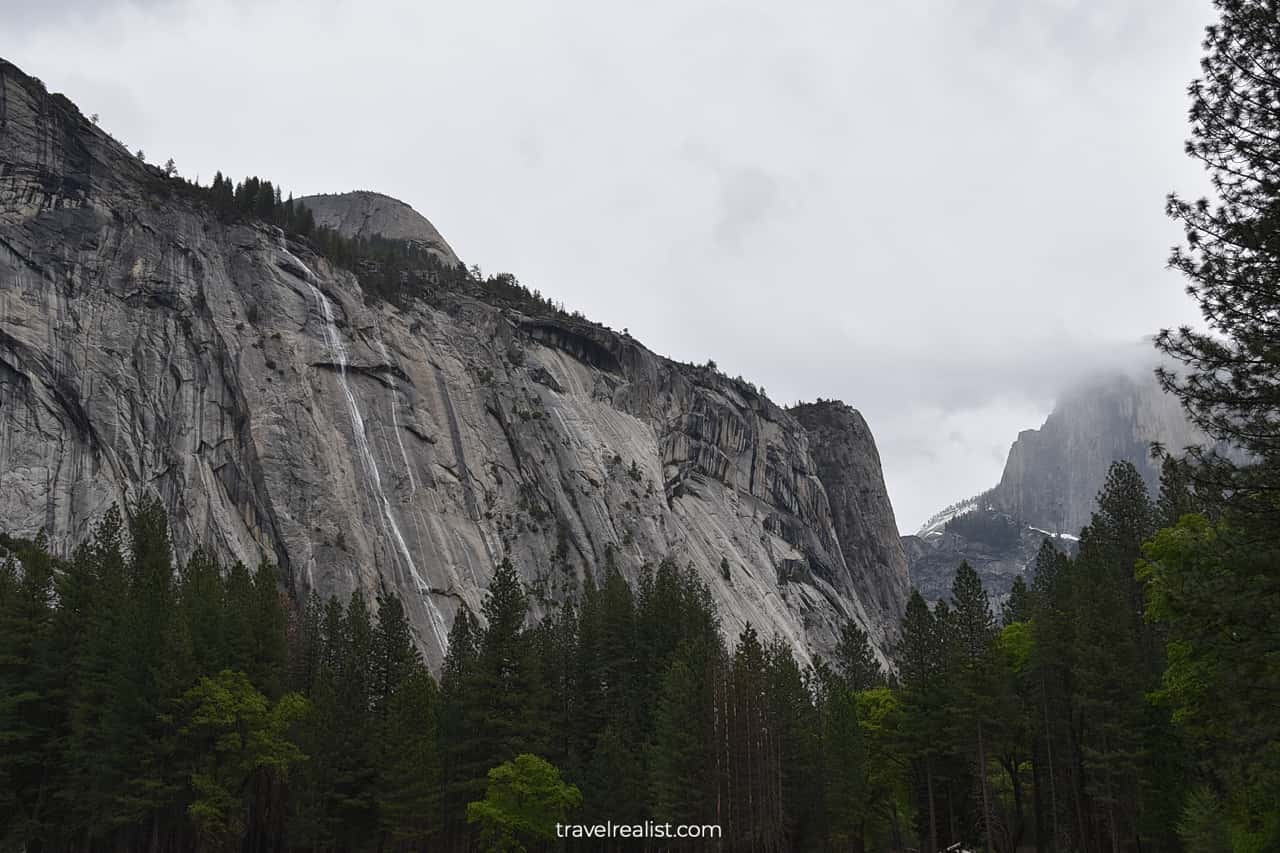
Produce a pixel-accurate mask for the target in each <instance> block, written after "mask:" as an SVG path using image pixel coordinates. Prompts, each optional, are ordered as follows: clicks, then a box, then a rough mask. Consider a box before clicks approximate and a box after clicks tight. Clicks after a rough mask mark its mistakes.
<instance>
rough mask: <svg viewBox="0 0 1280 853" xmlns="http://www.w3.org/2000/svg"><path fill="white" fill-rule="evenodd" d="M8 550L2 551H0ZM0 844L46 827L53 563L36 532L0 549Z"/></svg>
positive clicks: (52, 678)
mask: <svg viewBox="0 0 1280 853" xmlns="http://www.w3.org/2000/svg"><path fill="white" fill-rule="evenodd" d="M6 551H7V552H8V553H7V554H5V552H6ZM0 555H2V556H3V559H4V568H3V569H0V578H3V580H0V589H3V590H4V593H3V596H2V597H0V745H2V746H3V749H0V840H2V839H6V838H27V837H39V836H40V835H41V834H42V833H43V832H44V831H45V829H46V827H45V821H46V820H47V816H46V814H45V811H46V806H47V805H48V799H49V793H50V791H49V785H48V781H49V780H48V773H47V768H48V765H49V764H50V763H51V762H52V761H53V760H54V756H53V755H52V752H51V748H52V741H53V733H54V731H55V729H54V728H53V727H54V725H55V724H56V716H54V715H52V714H51V711H53V710H54V708H53V707H52V705H51V700H53V698H54V696H55V691H56V689H57V680H56V676H55V674H54V672H53V668H54V666H55V664H56V661H55V660H54V659H52V658H51V656H50V654H51V651H52V649H51V645H52V643H51V641H52V635H53V627H54V611H53V602H54V598H53V597H54V565H53V559H52V558H51V557H50V556H49V553H48V551H47V549H46V547H45V542H44V537H43V534H42V535H41V536H40V537H39V538H38V539H37V540H36V541H35V542H33V543H30V544H25V545H21V546H18V547H16V548H12V549H9V548H6V547H4V546H0Z"/></svg>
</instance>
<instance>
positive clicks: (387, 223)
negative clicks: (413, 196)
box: [294, 190, 458, 264]
mask: <svg viewBox="0 0 1280 853" xmlns="http://www.w3.org/2000/svg"><path fill="white" fill-rule="evenodd" d="M294 202H295V203H297V204H301V205H304V206H305V207H306V208H308V209H309V210H310V211H311V214H312V215H313V216H314V217H315V220H316V224H317V225H322V226H324V227H325V228H332V229H333V230H335V231H337V232H338V233H339V234H341V235H342V236H344V237H373V236H379V237H386V238H388V239H390V240H407V241H408V242H410V243H416V244H418V245H420V246H422V247H423V248H424V249H429V250H430V251H432V252H434V253H435V254H436V256H437V257H438V258H440V260H442V261H445V262H446V263H451V264H456V263H458V256H457V255H455V254H454V252H453V249H451V248H449V244H448V243H446V242H445V239H444V237H442V236H440V232H439V231H437V230H436V227H435V226H434V225H432V224H431V223H430V222H428V221H427V218H426V217H425V216H423V215H422V214H421V213H418V211H416V210H414V209H413V208H412V207H410V206H409V205H407V204H405V203H404V202H402V201H400V200H399V199H395V198H392V197H391V196H389V195H383V194H382V193H375V192H369V191H367V190H356V191H355V192H349V193H333V194H325V195H308V196H303V197H301V198H297V199H294Z"/></svg>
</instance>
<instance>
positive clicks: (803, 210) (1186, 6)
mask: <svg viewBox="0 0 1280 853" xmlns="http://www.w3.org/2000/svg"><path fill="white" fill-rule="evenodd" d="M9 6H13V8H12V9H10V8H9ZM4 11H5V13H6V14H5V19H6V26H5V27H4V29H3V31H2V32H0V55H4V56H5V57H6V58H9V59H11V60H13V61H16V62H17V63H18V64H20V65H21V66H23V67H24V68H25V69H26V70H28V71H29V72H31V73H33V74H35V75H37V76H40V77H41V78H43V79H44V80H45V81H46V83H48V84H49V85H50V86H51V87H53V88H55V89H61V90H63V91H65V92H66V93H67V94H68V95H69V96H70V97H72V98H73V99H74V100H76V101H77V102H78V103H79V104H80V106H81V107H82V108H83V109H84V110H85V111H86V112H90V113H92V112H97V113H99V114H100V115H101V117H102V123H103V125H104V126H105V127H106V128H107V129H108V130H110V131H111V132H113V133H114V134H115V135H117V136H118V137H120V138H121V139H123V140H125V141H126V142H127V143H128V144H129V145H130V146H132V147H143V148H145V150H146V151H147V152H148V154H149V155H150V156H151V159H153V160H156V159H164V158H166V157H169V156H172V157H174V158H175V159H176V160H177V162H178V165H179V168H180V169H181V170H182V171H183V172H184V173H185V174H188V175H193V174H197V173H198V174H201V175H203V176H204V177H206V178H207V177H208V176H209V175H211V174H212V173H213V171H214V170H215V169H221V170H223V171H224V172H228V173H231V174H237V175H239V174H250V173H256V174H262V175H269V176H271V177H272V178H273V179H274V180H276V181H278V182H281V183H283V185H284V186H286V187H288V188H290V189H293V190H294V191H296V192H299V193H302V192H324V191H335V190H343V189H349V188H353V187H362V188H370V189H377V190H381V191H384V192H388V193H391V194H392V195H396V196H398V197H400V198H403V199H404V200H405V201H407V202H409V203H410V204H412V205H414V206H415V207H416V208H418V209H419V210H421V211H422V212H423V213H425V214H426V215H427V216H428V217H430V218H431V219H432V221H433V222H434V223H435V224H436V225H437V226H438V227H439V228H440V229H441V230H442V232H443V233H444V234H445V235H446V236H447V237H448V239H449V241H450V243H451V244H452V245H453V246H454V247H455V248H456V249H457V250H458V251H459V253H460V254H461V255H462V256H463V257H464V258H465V259H466V260H468V261H474V262H478V263H480V264H481V265H482V266H483V267H484V268H485V269H486V270H490V271H495V270H500V269H502V270H511V271H513V272H515V273H516V274H517V275H519V276H520V278H521V280H522V281H524V282H526V283H527V284H529V285H530V286H533V287H537V288H539V289H541V290H542V291H543V292H544V293H548V294H551V295H552V296H554V297H555V298H557V299H562V300H563V301H564V302H565V303H566V304H567V305H568V306H570V307H573V308H578V309H581V310H582V311H584V312H585V313H586V314H588V315H589V316H592V317H594V318H596V319H599V320H601V321H603V322H606V323H609V324H610V325H613V326H615V327H617V328H621V327H623V326H626V327H629V328H630V330H631V332H632V333H633V334H635V335H636V336H637V337H639V338H640V339H641V340H644V341H645V342H646V343H648V344H649V345H650V346H652V347H653V348H655V349H656V350H658V351H660V352H665V353H667V354H670V355H672V356H673V357H676V358H679V359H682V360H697V361H701V360H705V359H706V358H708V357H714V358H715V359H716V360H717V362H718V363H719V364H720V365H721V367H722V368H724V369H726V370H728V371H729V372H731V373H735V374H736V373H741V374H743V375H745V376H747V377H749V378H751V379H752V380H753V381H755V382H757V383H760V384H764V385H765V386H766V387H767V389H768V390H769V392H770V394H771V396H773V397H774V398H775V399H778V400H780V401H783V402H791V401H794V400H796V399H800V398H804V399H812V398H813V397H816V396H823V397H839V398H842V399H845V400H847V401H848V402H850V403H851V404H853V405H855V406H857V407H858V408H860V409H861V410H862V411H863V413H864V414H865V415H866V416H867V418H868V420H869V422H870V423H871V425H872V428H873V430H874V431H875V433H876V437H877V441H878V443H879V445H880V448H881V454H882V457H883V462H884V467H885V472H886V478H887V480H888V484H889V488H890V492H891V495H892V497H893V499H894V502H895V506H896V508H897V510H898V515H899V519H900V523H901V525H902V526H903V527H904V528H911V527H914V526H915V525H916V524H917V523H918V522H920V521H921V520H923V518H924V517H925V516H927V515H929V514H930V513H931V512H932V511H933V510H934V509H936V508H937V507H938V506H939V505H942V504H946V503H949V502H951V501H952V500H954V499H956V498H959V497H962V496H964V495H967V494H971V493H974V492H977V491H979V490H981V489H983V488H986V487H988V486H990V485H991V484H993V483H994V482H995V480H996V479H997V478H998V476H999V472H1000V467H1001V463H1002V461H1003V455H1004V452H1005V451H1006V450H1007V448H1008V445H1009V443H1010V442H1011V441H1012V440H1013V438H1014V437H1015V435H1016V433H1017V432H1018V430H1020V429H1023V428H1027V427H1031V426H1035V425H1037V424H1038V423H1039V422H1040V420H1042V419H1043V417H1044V415H1045V414H1046V413H1047V411H1048V408H1049V406H1050V405H1051V402H1052V399H1053V397H1054V396H1055V394H1056V392H1057V391H1058V389H1059V388H1061V387H1063V385H1064V384H1066V383H1069V382H1071V381H1073V380H1074V379H1075V378H1078V376H1079V375H1080V374H1081V373H1082V372H1084V371H1085V370H1088V369H1092V368H1094V367H1097V366H1103V365H1109V364H1117V363H1124V364H1128V363H1137V362H1138V361H1140V359H1139V358H1138V357H1137V356H1135V355H1133V353H1134V352H1136V351H1138V350H1135V347H1134V342H1135V341H1137V340H1139V339H1140V338H1141V337H1142V336H1143V335H1148V334H1150V333H1152V332H1153V331H1155V329H1157V328H1159V327H1160V326H1164V325H1169V324H1173V323H1178V322H1184V321H1188V320H1194V318H1195V313H1194V311H1193V310H1192V306H1191V304H1190V303H1189V301H1188V300H1187V299H1186V297H1185V296H1184V295H1183V294H1182V289H1181V283H1180V282H1179V281H1178V279H1177V277H1176V276H1175V275H1174V274H1172V273H1171V272H1169V271H1167V270H1165V269H1164V263H1165V258H1166V255H1167V251H1168V247H1169V246H1170V245H1171V244H1173V243H1174V242H1175V241H1176V240H1177V238H1178V233H1177V230H1176V228H1175V227H1174V226H1173V225H1172V224H1171V223H1169V222H1168V221H1167V220H1166V219H1165V218H1164V216H1163V213H1162V207H1163V198H1164V195H1165V193H1167V192H1168V191H1170V190H1172V189H1175V188H1176V189H1180V190H1182V191H1184V192H1188V193H1191V194H1194V193H1195V192H1196V191H1197V190H1198V189H1199V188H1201V187H1202V186H1203V178H1202V176H1201V175H1200V173H1199V172H1198V170H1197V169H1196V168H1195V166H1194V165H1193V164H1192V163H1190V162H1189V161H1188V160H1187V159H1186V158H1185V157H1184V156H1183V154H1182V140H1183V138H1184V137H1185V135H1186V129H1185V127H1186V125H1185V112H1186V106H1187V104H1186V100H1185V95H1184V92H1185V85H1186V83H1187V82H1188V81H1189V80H1190V79H1191V78H1192V77H1193V76H1195V75H1196V73H1197V60H1198V58H1199V40H1200V36H1201V29H1202V27H1203V25H1204V24H1206V23H1208V22H1209V20H1211V18H1212V9H1211V5H1210V3H1209V0H1133V2H1129V3H1123V4H1116V3H1112V4H1104V3H1096V2H1085V0H1029V2H1013V0H979V2H975V3H955V2H949V0H904V2H902V3H891V4H842V3H834V2H830V3H824V2H806V3H799V4H788V5H786V6H785V7H784V6H782V5H776V4H775V5H774V6H772V7H768V6H762V7H754V8H753V7H749V6H744V5H743V4H733V3H728V2H724V0H705V2H692V3H690V2H675V0H657V2H654V3H647V4H641V5H632V6H614V7H609V8H605V7H603V6H602V5H601V4H595V3H588V2H586V0H561V2H557V3H552V4H526V3H518V2H514V0H510V2H500V0H477V2H474V3H428V4H422V3H418V2H412V0H366V2H364V3H360V4H355V3H344V2H337V0H308V2H304V0H262V2H257V3H248V2H242V0H199V2H196V0H190V2H180V0H170V2H165V0H136V2H125V0H117V2H114V3H112V2H106V3H101V2H94V3H90V2H88V0H54V2H46V3H39V4H30V3H19V4H16V5H14V4H12V3H9V4H7V5H6V7H5V9H4ZM1138 349H1139V350H1140V349H1141V348H1138Z"/></svg>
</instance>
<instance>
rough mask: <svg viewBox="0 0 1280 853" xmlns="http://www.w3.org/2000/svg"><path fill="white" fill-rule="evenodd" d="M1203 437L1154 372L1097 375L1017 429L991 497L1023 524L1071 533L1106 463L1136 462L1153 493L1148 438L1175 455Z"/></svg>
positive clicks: (1155, 468)
mask: <svg viewBox="0 0 1280 853" xmlns="http://www.w3.org/2000/svg"><path fill="white" fill-rule="evenodd" d="M1205 440H1206V439H1205V436H1204V434H1203V433H1201V432H1200V431H1199V430H1197V429H1196V428H1195V427H1194V426H1193V425H1192V424H1191V422H1190V421H1189V420H1188V419H1187V416H1186V413H1185V412H1183V410H1182V407H1181V406H1180V405H1179V403H1178V401H1177V398H1175V397H1173V396H1172V395H1169V394H1166V393H1164V392H1163V391H1162V390H1161V389H1160V386H1159V385H1158V384H1157V383H1156V380H1155V378H1154V377H1153V376H1145V377H1143V378H1141V379H1133V378H1130V377H1127V376H1124V375H1120V374H1116V375H1113V376H1108V377H1103V378H1099V379H1097V380H1095V381H1093V382H1090V383H1088V384H1087V385H1084V386H1082V387H1080V388H1077V389H1075V390H1074V391H1072V392H1071V393H1069V394H1067V395H1065V396H1064V397H1063V398H1062V399H1061V400H1059V401H1058V404H1057V405H1056V406H1054V409H1053V412H1052V413H1051V414H1050V415H1049V417H1048V419H1046V420H1045V422H1044V426H1042V427H1040V428H1039V429H1034V430H1024V431H1023V432H1022V433H1020V434H1019V435H1018V440H1017V441H1015V442H1014V443H1013V446H1012V447H1011V448H1010V449H1009V459H1008V461H1007V462H1006V463H1005V467H1004V474H1003V476H1001V478H1000V483H999V485H997V486H996V488H995V490H994V491H993V492H992V495H991V501H992V503H993V504H994V505H995V506H997V507H998V508H1000V509H1002V510H1003V511H1005V512H1007V513H1009V514H1010V515H1013V516H1015V517H1017V518H1020V519H1022V520H1023V521H1025V522H1026V523H1027V524H1031V525H1034V526H1036V527H1043V528H1045V529H1047V530H1051V531H1054V532H1057V533H1069V534H1073V535H1074V534H1078V533H1079V532H1080V528H1082V527H1084V526H1085V525H1086V524H1088V523H1089V516H1090V515H1092V513H1093V509H1094V501H1095V499H1096V498H1097V496H1098V491H1099V490H1100V489H1101V488H1102V484H1103V482H1104V481H1105V480H1106V476H1107V469H1108V468H1110V467H1111V463H1112V462H1115V461H1117V460H1127V461H1129V462H1132V463H1133V464H1134V465H1135V466H1137V468H1138V471H1139V472H1140V473H1141V474H1142V477H1143V479H1144V480H1145V481H1146V483H1147V488H1148V490H1149V491H1150V492H1151V494H1152V495H1153V496H1154V495H1155V494H1156V493H1157V491H1158V490H1159V487H1160V463H1159V462H1158V461H1152V459H1151V444H1152V442H1159V443H1160V444H1162V445H1164V447H1165V448H1166V449H1168V450H1169V451H1170V452H1172V453H1175V454H1180V453H1181V452H1182V451H1183V450H1184V449H1185V448H1186V447H1187V446H1189V445H1193V444H1202V443H1204V442H1205Z"/></svg>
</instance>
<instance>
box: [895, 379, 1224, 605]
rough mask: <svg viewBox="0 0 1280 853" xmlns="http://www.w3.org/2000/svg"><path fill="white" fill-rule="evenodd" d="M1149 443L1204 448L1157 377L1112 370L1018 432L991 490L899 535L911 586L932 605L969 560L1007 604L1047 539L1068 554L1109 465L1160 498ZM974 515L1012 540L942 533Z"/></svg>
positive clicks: (946, 594) (1176, 450)
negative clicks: (1003, 528) (996, 524)
mask: <svg viewBox="0 0 1280 853" xmlns="http://www.w3.org/2000/svg"><path fill="white" fill-rule="evenodd" d="M1153 442H1158V443H1160V444H1162V445H1163V446H1164V447H1165V448H1166V449H1167V450H1168V451H1170V452H1172V453H1175V454H1181V453H1182V451H1183V450H1184V449H1185V448H1186V447H1188V446H1190V445H1194V444H1200V443H1203V442H1205V436H1204V434H1203V433H1201V432H1200V431H1199V430H1197V429H1196V428H1195V427H1194V426H1193V425H1192V424H1191V422H1190V421H1189V420H1188V419H1187V417H1186V414H1185V413H1184V412H1183V411H1182V408H1181V406H1180V405H1179V404H1178V401H1177V399H1176V398H1174V397H1172V396H1170V395H1168V394H1165V393H1164V392H1163V391H1162V390H1161V389H1160V386H1159V385H1158V384H1157V382H1156V380H1155V377H1154V376H1151V375H1147V376H1145V377H1141V378H1137V379H1135V378H1132V377H1129V376H1126V375H1124V374H1121V373H1115V374H1112V375H1107V376H1100V377H1097V378H1095V379H1093V380H1091V381H1089V382H1087V383H1084V384H1082V385H1080V386H1079V387H1077V388H1075V389H1073V390H1072V391H1071V392H1070V393H1068V394H1065V395H1063V397H1062V398H1061V399H1060V400H1059V401H1058V403H1057V404H1056V405H1055V406H1054V409H1053V412H1052V413H1050V415H1049V417H1048V418H1047V419H1046V420H1045V422H1044V425H1043V426H1041V427H1040V428H1039V429H1029V430H1024V431H1023V432H1021V433H1019V435H1018V438H1017V440H1016V441H1015V442H1014V443H1013V446H1012V447H1011V448H1010V449H1009V458H1008V461H1007V462H1006V463H1005V467H1004V473H1003V475H1002V476H1001V478H1000V482H999V484H998V485H996V487H995V488H993V489H991V490H990V491H988V492H984V493H983V494H981V495H978V496H977V497H974V498H971V499H969V500H968V501H962V502H960V503H959V504H957V505H955V506H953V507H951V508H949V509H948V510H944V511H943V512H941V513H938V514H937V515H936V516H935V517H934V518H932V519H930V520H929V521H928V522H926V523H925V525H924V527H923V528H921V530H920V531H919V532H918V533H917V534H916V535H915V536H908V537H904V538H903V544H904V546H905V548H906V552H907V559H908V562H909V563H910V566H911V582H912V583H913V584H915V586H916V587H918V588H919V589H920V591H921V593H922V594H923V595H924V596H925V598H927V599H929V600H930V601H936V600H938V599H942V598H948V597H949V596H950V590H951V581H952V579H953V578H954V577H955V571H956V568H957V567H958V566H959V565H960V562H961V561H962V560H968V561H969V563H970V564H971V565H972V566H973V567H974V568H975V569H976V570H977V571H978V574H979V575H980V576H981V577H982V580H983V583H984V585H985V586H986V588H987V591H988V592H989V593H991V594H992V595H993V596H996V597H998V598H1002V597H1004V596H1005V595H1007V594H1008V592H1009V588H1010V586H1011V585H1012V583H1013V579H1014V578H1015V577H1017V576H1018V575H1022V574H1024V573H1025V571H1026V568H1027V566H1028V565H1029V564H1030V563H1031V562H1033V561H1034V560H1035V556H1036V552H1037V551H1038V549H1039V547H1040V543H1041V542H1042V541H1043V540H1044V539H1045V538H1048V539H1050V540H1051V541H1052V542H1053V543H1054V546H1055V547H1057V548H1058V549H1059V550H1061V551H1063V552H1065V553H1073V552H1074V548H1075V541H1076V537H1077V536H1078V535H1079V533H1080V529H1081V528H1083V527H1084V526H1085V525H1086V524H1088V523H1089V518H1090V516H1091V515H1092V514H1093V511H1094V507H1095V502H1096V499H1097V496H1098V492H1099V491H1100V490H1101V489H1102V485H1103V483H1104V482H1105V481H1106V477H1107V470H1108V469H1109V468H1110V467H1111V463H1112V462H1115V461H1117V460H1125V461H1128V462H1132V463H1133V464H1134V465H1135V466H1136V467H1137V469H1138V471H1139V472H1140V473H1141V474H1142V476H1143V479H1144V480H1145V481H1146V483H1147V489H1148V490H1149V491H1150V493H1151V495H1152V497H1154V496H1155V495H1156V494H1157V493H1158V491H1159V488H1160V463H1159V462H1158V461H1153V460H1152V459H1151V445H1152V443H1153ZM975 514H976V515H979V516H982V517H984V518H987V519H1001V520H1004V521H1006V522H1007V523H1008V525H1010V527H1011V529H1012V530H1013V531H1016V535H1013V536H1012V537H1010V538H1008V539H1007V540H1005V539H1002V540H1000V541H983V540H982V539H980V538H975V537H973V536H966V535H963V534H962V533H959V532H957V531H955V530H951V529H948V527H947V522H948V520H950V519H954V518H961V517H964V516H966V515H968V517H969V518H970V519H973V518H974V517H975ZM970 526H972V525H970ZM1027 580H1028V581H1030V578H1027Z"/></svg>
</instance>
